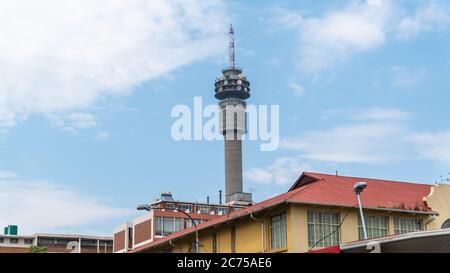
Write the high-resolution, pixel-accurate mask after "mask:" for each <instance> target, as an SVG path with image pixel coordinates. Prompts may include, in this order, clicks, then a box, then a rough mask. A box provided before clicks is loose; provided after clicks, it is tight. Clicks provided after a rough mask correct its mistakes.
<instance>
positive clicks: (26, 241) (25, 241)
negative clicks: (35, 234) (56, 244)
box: [24, 239, 33, 245]
mask: <svg viewBox="0 0 450 273" xmlns="http://www.w3.org/2000/svg"><path fill="white" fill-rule="evenodd" d="M24 243H25V244H26V245H31V244H32V243H33V239H25V240H24Z"/></svg>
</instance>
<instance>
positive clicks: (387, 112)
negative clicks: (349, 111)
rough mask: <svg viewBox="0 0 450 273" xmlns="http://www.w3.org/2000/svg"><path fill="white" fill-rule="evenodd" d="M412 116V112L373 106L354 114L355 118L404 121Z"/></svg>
mask: <svg viewBox="0 0 450 273" xmlns="http://www.w3.org/2000/svg"><path fill="white" fill-rule="evenodd" d="M411 116H412V114H411V113H408V112H405V111H401V110H399V109H395V108H381V107H371V108H369V109H367V110H363V111H361V112H360V113H358V114H354V119H356V120H368V121H377V120H378V121H402V120H408V119H410V118H411Z"/></svg>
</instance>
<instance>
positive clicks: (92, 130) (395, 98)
mask: <svg viewBox="0 0 450 273" xmlns="http://www.w3.org/2000/svg"><path fill="white" fill-rule="evenodd" d="M33 2H34V1H25V0H23V1H2V3H1V4H0V18H1V19H0V32H1V33H4V35H3V36H4V38H3V39H2V40H3V41H2V42H0V71H1V74H2V75H3V76H2V78H0V207H1V208H2V209H1V212H0V219H1V221H0V224H1V225H7V224H19V225H20V229H21V231H22V232H23V233H33V232H80V233H93V234H109V233H111V231H112V229H113V228H114V227H115V226H116V225H118V224H120V223H121V222H122V221H125V220H126V219H129V218H132V217H135V216H136V215H139V214H138V213H136V212H135V210H134V208H135V207H136V205H137V204H140V203H144V202H147V201H151V200H154V199H155V198H157V197H158V195H159V193H160V192H163V191H172V192H173V194H174V196H175V198H177V199H180V200H194V201H205V200H206V196H210V197H211V198H212V201H217V199H218V190H219V189H222V188H223V184H224V174H223V173H224V161H223V143H222V142H221V141H180V142H176V141H174V140H173V139H172V137H171V134H170V133H171V131H170V130H171V126H172V123H173V122H174V120H175V119H174V118H172V117H171V116H170V112H171V109H172V107H174V106H175V105H178V104H186V105H188V106H192V105H193V100H194V97H195V96H201V97H202V98H203V101H204V103H205V104H207V103H217V101H216V100H215V98H214V96H213V95H214V91H213V86H214V85H213V84H214V80H215V78H216V77H217V76H218V75H219V74H220V70H221V68H223V67H225V66H226V65H227V27H228V25H229V23H230V22H232V23H233V24H234V26H235V31H236V46H237V57H236V58H237V63H238V65H239V66H240V67H243V68H244V71H245V73H246V75H247V77H248V79H249V80H250V81H251V84H252V97H251V98H250V99H249V101H248V103H252V104H256V105H260V104H263V105H280V139H281V144H280V148H279V149H278V150H276V151H273V152H261V151H260V146H259V144H260V143H259V142H258V141H247V142H245V143H244V171H245V172H244V184H245V186H244V189H245V190H246V191H249V190H252V191H253V194H254V197H255V199H256V200H257V201H260V200H263V199H265V198H268V197H270V196H273V195H276V194H279V193H282V192H284V191H286V190H287V189H288V188H289V186H290V185H291V184H292V183H293V182H294V181H295V179H296V178H297V177H298V176H299V174H300V173H301V172H302V171H304V170H306V171H316V172H325V173H334V172H335V171H336V170H338V171H339V173H340V174H342V175H350V176H361V177H374V178H385V179H394V180H403V181H417V182H423V183H433V182H435V181H438V180H440V175H443V176H444V178H447V177H448V176H449V175H448V173H449V172H450V123H449V121H448V119H447V118H446V117H448V116H449V113H450V110H449V107H448V101H449V93H448V86H450V79H449V77H448V71H449V68H450V52H449V50H448V48H449V46H450V15H449V14H450V12H449V11H450V3H448V2H447V1H387V0H380V1H375V0H373V1H276V2H275V1H208V2H207V3H206V1H162V0H161V1H144V0H133V1H127V3H124V2H123V1H96V2H95V3H77V2H73V1H58V2H54V1H50V0H42V1H39V3H38V4H36V3H33ZM90 2H91V1H90ZM318 2H320V3H318ZM180 3H182V4H180ZM368 3H369V4H368ZM33 5H34V6H33ZM25 6H26V7H29V8H28V9H24V8H23V7H25ZM13 15H14V16H13Z"/></svg>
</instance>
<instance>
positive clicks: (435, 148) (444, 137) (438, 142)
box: [408, 131, 450, 168]
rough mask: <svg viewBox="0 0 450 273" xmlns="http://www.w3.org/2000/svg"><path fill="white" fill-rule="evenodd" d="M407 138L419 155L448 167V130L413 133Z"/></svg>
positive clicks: (449, 153) (449, 163)
mask: <svg viewBox="0 0 450 273" xmlns="http://www.w3.org/2000/svg"><path fill="white" fill-rule="evenodd" d="M408 140H409V141H410V142H411V143H412V144H414V145H415V148H416V150H417V152H418V154H419V157H421V158H422V159H426V160H432V161H435V162H437V163H438V164H440V165H441V166H443V167H446V168H448V167H450V131H443V132H435V133H414V134H411V135H410V136H408Z"/></svg>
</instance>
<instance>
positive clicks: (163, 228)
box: [155, 217, 185, 236]
mask: <svg viewBox="0 0 450 273" xmlns="http://www.w3.org/2000/svg"><path fill="white" fill-rule="evenodd" d="M184 228H185V227H184V219H182V218H169V217H155V235H159V236H167V235H170V234H172V233H175V232H178V231H180V230H182V229H184Z"/></svg>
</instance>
